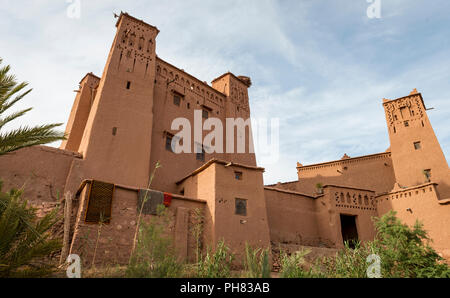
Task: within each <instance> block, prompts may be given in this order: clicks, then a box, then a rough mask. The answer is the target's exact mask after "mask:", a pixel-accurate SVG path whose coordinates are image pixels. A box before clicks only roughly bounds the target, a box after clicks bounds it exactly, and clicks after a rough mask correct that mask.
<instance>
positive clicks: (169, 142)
mask: <svg viewBox="0 0 450 298" xmlns="http://www.w3.org/2000/svg"><path fill="white" fill-rule="evenodd" d="M172 139H173V136H172V135H167V136H166V150H167V151H170V152H173V148H172Z"/></svg>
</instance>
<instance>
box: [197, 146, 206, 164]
mask: <svg viewBox="0 0 450 298" xmlns="http://www.w3.org/2000/svg"><path fill="white" fill-rule="evenodd" d="M198 149H200V147H199V148H198ZM199 151H200V150H199ZM195 155H196V158H197V160H200V161H205V150H204V149H203V147H202V151H201V152H198V153H196V154H195Z"/></svg>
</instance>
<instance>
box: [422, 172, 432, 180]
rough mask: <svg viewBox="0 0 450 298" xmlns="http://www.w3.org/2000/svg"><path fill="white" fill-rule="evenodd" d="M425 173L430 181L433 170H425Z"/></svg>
mask: <svg viewBox="0 0 450 298" xmlns="http://www.w3.org/2000/svg"><path fill="white" fill-rule="evenodd" d="M423 174H424V175H425V177H426V178H427V180H428V181H430V179H431V170H430V169H428V170H423Z"/></svg>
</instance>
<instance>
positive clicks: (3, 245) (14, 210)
mask: <svg viewBox="0 0 450 298" xmlns="http://www.w3.org/2000/svg"><path fill="white" fill-rule="evenodd" d="M1 184H2V183H1V182H0V277H40V276H45V275H48V274H49V273H50V272H52V270H53V269H54V265H53V264H52V263H51V262H49V261H48V260H44V259H45V258H46V257H49V256H50V255H51V254H53V253H55V252H57V251H58V250H60V249H61V242H60V241H59V240H56V239H51V238H50V236H51V233H50V230H51V228H52V227H53V225H54V224H55V223H56V222H57V221H58V220H59V218H58V217H57V211H58V210H57V209H55V210H54V211H53V212H50V213H48V214H47V215H46V216H45V217H43V218H42V219H39V220H38V219H37V216H36V210H35V209H34V208H32V207H31V206H28V204H27V202H26V201H25V200H22V199H21V195H22V191H20V190H15V189H13V190H11V191H10V192H8V193H3V192H1V190H2V189H1Z"/></svg>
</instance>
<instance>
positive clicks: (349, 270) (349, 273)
mask: <svg viewBox="0 0 450 298" xmlns="http://www.w3.org/2000/svg"><path fill="white" fill-rule="evenodd" d="M376 252H377V250H376V249H375V247H374V246H373V243H371V242H368V243H366V244H361V242H354V243H353V248H352V247H351V246H350V244H349V243H348V242H345V243H344V248H343V249H341V250H340V251H339V252H338V253H337V255H336V256H335V257H324V258H322V259H319V260H318V262H317V263H316V268H314V272H315V273H316V274H317V273H319V272H321V273H322V274H323V275H325V276H326V277H329V278H365V277H367V268H368V265H369V264H368V263H367V262H366V260H367V257H368V256H369V255H371V254H374V253H376ZM319 268H320V269H319Z"/></svg>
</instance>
